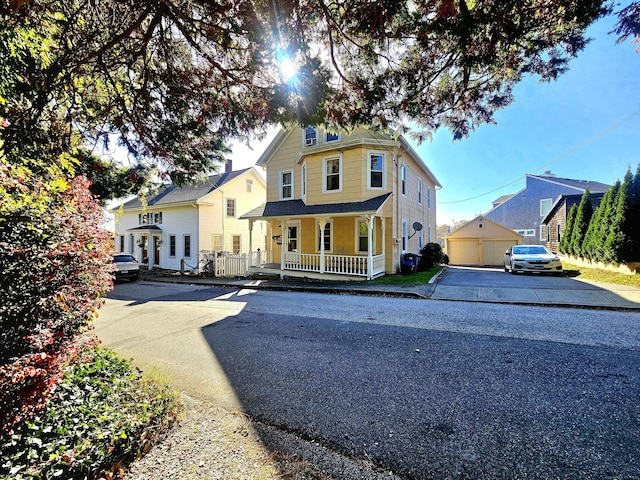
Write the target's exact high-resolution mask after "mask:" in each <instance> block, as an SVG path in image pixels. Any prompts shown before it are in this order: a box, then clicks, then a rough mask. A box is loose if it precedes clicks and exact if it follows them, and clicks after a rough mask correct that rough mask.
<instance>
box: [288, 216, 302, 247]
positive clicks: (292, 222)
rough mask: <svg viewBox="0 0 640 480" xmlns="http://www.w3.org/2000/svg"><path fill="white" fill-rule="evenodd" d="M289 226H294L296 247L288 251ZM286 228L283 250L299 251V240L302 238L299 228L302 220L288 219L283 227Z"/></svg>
mask: <svg viewBox="0 0 640 480" xmlns="http://www.w3.org/2000/svg"><path fill="white" fill-rule="evenodd" d="M289 227H296V232H297V235H296V241H297V246H298V248H296V250H295V251H290V250H289V230H288V228H289ZM284 228H286V229H287V238H286V240H287V244H286V245H285V246H284V248H285V249H286V250H285V251H286V252H287V253H300V242H301V240H302V235H301V228H302V222H301V221H300V220H289V221H288V222H287V224H286V226H285V227H284Z"/></svg>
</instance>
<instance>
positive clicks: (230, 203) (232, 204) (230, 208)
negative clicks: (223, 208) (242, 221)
mask: <svg viewBox="0 0 640 480" xmlns="http://www.w3.org/2000/svg"><path fill="white" fill-rule="evenodd" d="M235 216H236V201H235V199H234V198H227V217H235Z"/></svg>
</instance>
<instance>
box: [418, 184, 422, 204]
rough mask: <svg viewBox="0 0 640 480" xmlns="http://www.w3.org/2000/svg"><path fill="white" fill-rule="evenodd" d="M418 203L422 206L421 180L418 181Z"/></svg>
mask: <svg viewBox="0 0 640 480" xmlns="http://www.w3.org/2000/svg"><path fill="white" fill-rule="evenodd" d="M418 203H419V204H420V205H422V179H421V178H419V179H418Z"/></svg>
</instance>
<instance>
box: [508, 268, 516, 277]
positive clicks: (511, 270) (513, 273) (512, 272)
mask: <svg viewBox="0 0 640 480" xmlns="http://www.w3.org/2000/svg"><path fill="white" fill-rule="evenodd" d="M509 273H510V274H511V275H515V274H516V271H515V270H514V269H513V266H512V267H511V269H510V270H509Z"/></svg>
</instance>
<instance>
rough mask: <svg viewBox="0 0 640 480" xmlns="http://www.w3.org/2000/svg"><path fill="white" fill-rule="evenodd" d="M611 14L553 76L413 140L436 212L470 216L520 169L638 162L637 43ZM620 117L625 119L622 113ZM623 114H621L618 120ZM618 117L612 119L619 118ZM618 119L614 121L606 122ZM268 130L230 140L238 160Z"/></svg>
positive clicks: (611, 175) (244, 160)
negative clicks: (433, 181) (248, 139)
mask: <svg viewBox="0 0 640 480" xmlns="http://www.w3.org/2000/svg"><path fill="white" fill-rule="evenodd" d="M614 23H615V19H614V18H613V17H607V18H604V19H602V20H600V21H598V22H596V23H595V24H593V25H592V26H591V27H590V28H589V30H588V32H587V33H588V36H589V37H592V38H593V41H592V42H591V43H590V44H589V45H588V46H587V47H586V49H585V50H583V51H582V52H581V53H580V54H579V55H578V57H577V58H575V59H573V60H572V61H571V63H570V65H569V66H570V70H569V71H568V72H566V73H565V74H564V75H562V76H560V77H559V79H558V80H557V81H554V82H551V83H542V84H540V83H538V80H537V79H536V78H527V79H525V80H524V81H523V82H521V83H520V84H518V85H517V86H516V88H515V89H514V95H515V102H514V103H513V104H511V105H510V106H509V107H507V108H505V109H504V110H502V111H501V112H499V113H498V114H497V115H496V120H497V125H483V126H482V127H480V128H479V129H477V130H476V131H475V132H473V133H472V134H471V136H470V137H469V138H468V139H464V140H461V141H456V142H453V141H452V140H451V138H452V137H451V134H450V132H448V131H445V130H442V131H439V132H437V133H436V134H435V135H434V138H433V140H432V141H425V142H424V143H422V144H421V145H420V146H418V145H417V144H414V145H413V146H414V148H415V149H416V150H417V152H418V153H419V154H420V155H421V157H422V158H423V160H424V161H425V162H426V163H427V165H428V166H429V168H430V169H431V171H432V172H433V173H434V174H435V175H436V177H437V178H438V180H439V182H440V184H441V185H442V187H443V188H442V189H441V190H439V191H438V192H437V197H436V198H437V222H438V224H443V223H446V224H451V223H453V221H454V220H455V221H460V220H471V219H473V218H474V217H475V216H476V215H479V214H481V213H484V212H486V211H488V210H489V209H490V208H491V202H492V200H494V199H496V198H498V197H499V196H501V195H505V194H509V193H515V192H517V191H518V190H520V189H522V188H523V187H524V185H525V180H524V178H525V174H527V173H530V174H542V173H544V172H545V171H546V170H551V172H552V173H554V174H556V175H557V176H559V177H567V178H575V179H581V180H595V181H599V182H603V183H609V184H611V183H613V182H615V181H616V179H621V178H622V177H623V176H624V174H625V173H626V171H627V168H628V167H629V166H631V168H632V169H633V171H634V172H635V169H636V166H637V165H638V163H640V53H635V50H636V48H637V47H638V45H637V44H636V45H632V44H631V43H630V41H627V42H626V43H624V44H620V45H616V44H615V41H616V37H615V36H614V35H610V34H609V33H608V32H609V31H611V30H612V29H613V25H614ZM621 122H623V123H621ZM620 123H621V124H620ZM616 125H617V126H616ZM614 126H616V127H615V128H612V127H614ZM271 138H273V134H272V135H269V137H268V138H267V139H266V140H265V141H263V142H260V143H257V142H256V143H255V144H252V147H253V151H247V150H246V149H244V148H240V147H236V148H234V151H233V154H232V155H230V156H231V158H233V159H234V169H237V168H243V167H246V166H249V165H252V164H253V163H255V161H256V160H257V159H258V157H259V156H260V154H261V153H262V151H263V149H264V148H265V147H266V145H267V144H268V141H269V140H270V139H271Z"/></svg>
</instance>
